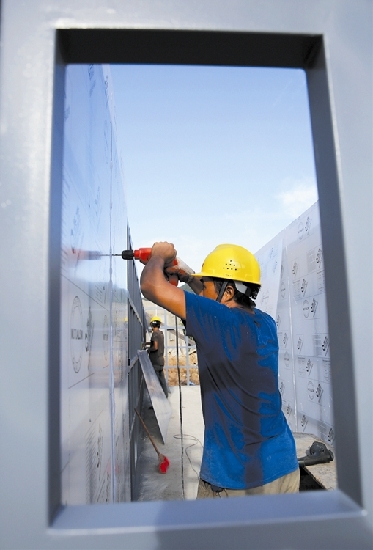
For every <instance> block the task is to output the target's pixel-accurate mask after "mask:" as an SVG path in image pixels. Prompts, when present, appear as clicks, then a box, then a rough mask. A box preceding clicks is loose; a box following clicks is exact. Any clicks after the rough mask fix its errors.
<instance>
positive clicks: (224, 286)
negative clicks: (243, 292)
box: [215, 281, 228, 304]
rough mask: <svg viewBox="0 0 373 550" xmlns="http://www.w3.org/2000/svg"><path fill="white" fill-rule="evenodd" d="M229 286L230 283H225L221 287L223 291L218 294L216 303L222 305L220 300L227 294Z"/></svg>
mask: <svg viewBox="0 0 373 550" xmlns="http://www.w3.org/2000/svg"><path fill="white" fill-rule="evenodd" d="M227 284H228V281H224V283H223V284H222V285H221V289H220V292H219V294H218V297H217V298H216V300H215V301H216V302H219V304H220V300H221V299H222V297H223V294H224V292H225V289H226V288H227Z"/></svg>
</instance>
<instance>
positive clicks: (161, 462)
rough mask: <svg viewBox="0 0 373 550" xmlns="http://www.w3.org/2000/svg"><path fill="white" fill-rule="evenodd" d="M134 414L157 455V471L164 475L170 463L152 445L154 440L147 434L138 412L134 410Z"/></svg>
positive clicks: (154, 445)
mask: <svg viewBox="0 0 373 550" xmlns="http://www.w3.org/2000/svg"><path fill="white" fill-rule="evenodd" d="M135 413H136V414H137V416H138V417H139V419H140V421H141V424H142V425H143V427H144V430H145V431H146V433H147V434H148V436H149V439H150V442H151V444H152V445H153V447H154V449H155V451H156V453H157V454H158V469H159V473H160V474H165V473H166V472H167V470H168V467H169V465H170V461H169V460H168V458H167V456H165V455H163V454H162V453H160V452H159V450H158V448H157V446H156V444H155V443H154V440H153V438H152V436H151V435H150V433H149V430H148V428H147V427H146V424H145V422H144V421H143V419H142V418H141V416H140V413H139V412H138V410H137V409H136V408H135Z"/></svg>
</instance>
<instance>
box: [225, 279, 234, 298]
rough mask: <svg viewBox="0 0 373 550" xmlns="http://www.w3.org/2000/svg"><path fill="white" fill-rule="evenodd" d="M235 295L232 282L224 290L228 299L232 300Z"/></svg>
mask: <svg viewBox="0 0 373 550" xmlns="http://www.w3.org/2000/svg"><path fill="white" fill-rule="evenodd" d="M233 296H234V287H233V285H231V284H229V283H228V284H227V286H226V287H225V291H224V297H225V298H226V299H227V301H228V300H231V299H232V298H233Z"/></svg>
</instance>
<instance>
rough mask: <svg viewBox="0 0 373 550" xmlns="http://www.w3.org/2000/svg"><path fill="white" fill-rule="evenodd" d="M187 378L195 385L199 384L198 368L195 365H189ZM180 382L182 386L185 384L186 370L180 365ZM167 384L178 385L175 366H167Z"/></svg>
mask: <svg viewBox="0 0 373 550" xmlns="http://www.w3.org/2000/svg"><path fill="white" fill-rule="evenodd" d="M189 380H190V381H191V382H192V383H193V384H194V385H196V386H199V375H198V369H197V368H195V367H189ZM180 382H181V385H182V386H186V385H187V370H186V368H185V367H184V368H183V367H180ZM168 385H169V386H178V385H179V377H178V372H177V368H176V367H175V368H173V367H171V368H169V369H168Z"/></svg>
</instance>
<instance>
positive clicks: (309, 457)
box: [298, 441, 334, 466]
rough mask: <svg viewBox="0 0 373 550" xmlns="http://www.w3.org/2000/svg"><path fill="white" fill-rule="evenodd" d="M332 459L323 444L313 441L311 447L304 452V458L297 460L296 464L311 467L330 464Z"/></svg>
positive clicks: (330, 452)
mask: <svg viewBox="0 0 373 550" xmlns="http://www.w3.org/2000/svg"><path fill="white" fill-rule="evenodd" d="M333 459H334V456H333V453H332V451H330V450H329V449H328V448H327V446H326V445H325V443H321V441H314V442H313V443H312V445H311V447H310V448H309V449H308V450H307V451H306V456H303V457H302V458H298V464H299V466H312V465H313V464H321V463H323V462H331V461H332V460H333Z"/></svg>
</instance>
